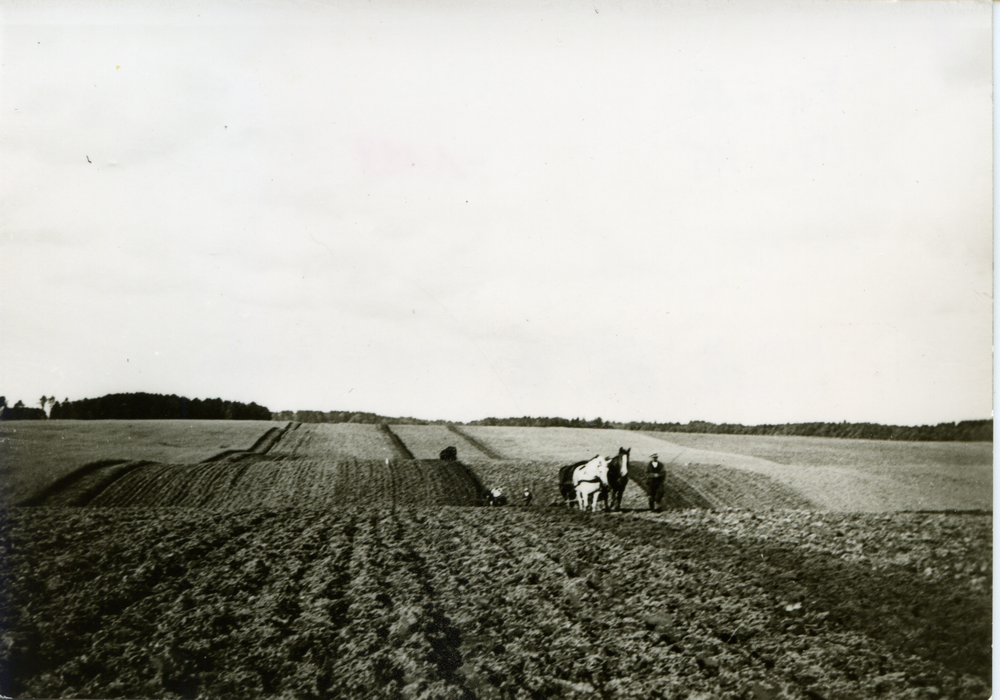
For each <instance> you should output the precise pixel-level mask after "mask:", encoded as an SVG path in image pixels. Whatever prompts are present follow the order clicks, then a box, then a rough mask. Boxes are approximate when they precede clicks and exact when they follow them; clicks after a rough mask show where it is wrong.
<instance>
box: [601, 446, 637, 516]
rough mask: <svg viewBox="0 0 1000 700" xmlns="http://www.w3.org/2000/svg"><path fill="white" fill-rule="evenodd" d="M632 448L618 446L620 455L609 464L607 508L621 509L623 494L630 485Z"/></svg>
mask: <svg viewBox="0 0 1000 700" xmlns="http://www.w3.org/2000/svg"><path fill="white" fill-rule="evenodd" d="M631 453H632V448H631V447H630V448H628V449H627V450H626V449H625V448H624V447H619V448H618V455H617V456H616V457H615V458H614V459H612V460H611V462H610V463H609V464H608V490H609V494H608V500H607V503H606V505H605V510H621V509H622V494H623V493H625V487H626V486H628V462H629V455H630V454H631Z"/></svg>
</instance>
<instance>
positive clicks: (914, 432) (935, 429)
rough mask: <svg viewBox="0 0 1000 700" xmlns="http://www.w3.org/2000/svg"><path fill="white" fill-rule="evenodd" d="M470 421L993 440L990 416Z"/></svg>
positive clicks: (728, 432)
mask: <svg viewBox="0 0 1000 700" xmlns="http://www.w3.org/2000/svg"><path fill="white" fill-rule="evenodd" d="M469 425H509V426H523V427H538V428H547V427H566V428H617V429H624V430H648V431H654V432H662V433H712V434H723V435H799V436H806V437H831V438H855V439H864V440H904V441H918V440H919V441H927V442H992V441H993V420H992V419H986V420H967V421H961V422H958V423H938V424H937V425H918V426H906V425H879V424H878V423H848V422H846V421H844V422H841V423H783V424H773V425H770V424H769V425H742V424H740V423H722V424H717V423H709V422H707V421H691V422H689V423H650V422H635V421H633V422H630V423H616V422H612V421H604V420H602V419H600V418H595V419H594V420H584V419H582V418H573V419H566V418H531V417H529V416H524V417H522V418H484V419H483V420H477V421H472V422H471V423H469Z"/></svg>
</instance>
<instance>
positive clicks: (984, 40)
mask: <svg viewBox="0 0 1000 700" xmlns="http://www.w3.org/2000/svg"><path fill="white" fill-rule="evenodd" d="M0 7H2V24H0V57H2V64H3V65H2V70H0V109H2V112H0V114H2V116H0V149H2V150H0V162H2V163H3V165H2V183H0V186H2V190H0V192H2V208H3V209H2V219H0V227H2V235H0V275H2V280H3V287H2V291H0V324H2V343H0V393H2V394H4V395H6V396H7V398H8V400H9V401H10V402H13V401H14V400H16V399H22V400H24V402H25V403H26V404H28V405H37V404H38V399H39V397H40V396H41V395H43V394H45V395H55V396H56V397H57V398H59V399H60V400H62V399H63V398H65V397H68V398H71V399H80V398H88V397H96V396H101V395H103V394H106V393H112V392H136V391H146V392H154V393H175V394H182V395H186V396H188V397H191V398H208V397H216V396H218V397H221V398H224V399H232V400H238V401H244V402H250V401H256V402H257V403H259V404H263V405H266V406H267V407H268V408H270V409H271V410H285V409H292V410H294V409H315V410H358V411H374V412H378V413H382V414H388V415H411V416H416V417H422V418H445V419H451V420H460V421H464V420H473V419H477V418H483V417H486V416H520V415H535V416H537V415H559V416H564V417H576V416H580V417H585V418H594V417H597V416H601V417H603V418H604V419H605V420H626V421H627V420H652V421H683V422H686V421H689V420H697V419H701V420H709V421H715V422H740V423H745V424H755V423H765V422H799V421H816V420H819V421H841V420H847V421H872V422H879V423H895V424H924V423H937V422H942V421H954V420H964V419H974V418H988V417H990V416H991V415H992V369H993V365H992V362H993V361H992V341H993V331H992V323H993V276H992V263H993V209H992V193H993V182H992V162H993V139H992V127H993V121H992V58H991V44H992V38H993V33H992V25H991V13H992V8H991V5H990V3H989V2H949V3H944V2H897V3H883V2H846V1H837V0H834V1H824V2H816V3H810V2H800V1H796V2H775V1H771V0H760V1H758V2H747V3H730V2H716V1H715V0H708V1H707V2H705V1H698V2H655V3H653V2H630V1H628V0H621V1H619V0H614V1H613V2H609V1H607V0H573V1H563V0H555V1H553V2H549V3H539V2H534V1H532V2H499V0H498V1H496V2H494V1H492V0H488V1H484V2H458V1H455V2H444V1H441V2H438V1H435V0H428V1H427V2H423V3H420V2H410V1H406V2H404V1H402V0H399V1H398V2H394V1H392V0H372V2H349V1H346V0H345V1H344V2H256V3H236V2H223V1H210V2H207V3H188V2H174V1H171V2H165V1H164V2H155V1H149V2H141V3H126V2H121V3H119V2H111V1H110V0H109V1H107V2H100V3H93V2H88V1H87V0H77V1H75V2H58V1H57V0H45V1H44V2H42V1H41V0H38V1H37V2H14V1H12V0H7V1H5V2H3V3H2V5H0Z"/></svg>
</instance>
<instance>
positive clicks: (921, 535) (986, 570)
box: [0, 423, 992, 700]
mask: <svg viewBox="0 0 1000 700" xmlns="http://www.w3.org/2000/svg"><path fill="white" fill-rule="evenodd" d="M265 426H266V427H267V428H274V430H273V431H267V432H266V435H262V436H258V439H257V440H256V441H251V444H250V445H249V446H248V445H246V444H244V445H242V446H240V447H239V448H238V449H226V450H224V451H222V452H215V453H214V454H212V455H210V458H208V459H206V461H200V462H189V463H182V462H177V463H171V462H169V461H164V462H159V461H151V460H150V461H140V460H135V461H133V462H128V463H124V464H123V463H114V464H106V465H102V464H99V465H98V466H97V467H90V468H86V469H82V470H79V472H80V473H77V472H74V473H71V474H69V475H67V476H66V477H65V478H63V479H62V480H61V481H59V482H58V484H56V485H55V486H54V487H53V486H50V487H48V488H44V489H41V490H40V491H38V492H36V493H35V494H34V496H33V498H32V499H29V500H28V502H30V503H31V504H32V505H22V506H19V507H11V508H7V509H5V511H4V518H3V519H2V521H0V561H3V562H4V566H3V567H0V694H3V695H7V696H11V697H50V698H51V697H60V698H74V697H78V698H87V697H91V698H93V697H102V698H151V697H155V698H171V699H177V698H194V697H200V698H230V697H249V698H354V697H374V698H427V699H430V698H455V699H462V700H471V699H472V698H483V699H493V698H503V699H507V698H511V699H520V698H551V697H567V698H594V699H595V700H596V699H598V698H600V699H601V700H608V699H612V700H613V699H617V698H668V699H671V700H684V699H687V700H761V699H767V700H779V699H784V700H816V699H817V698H823V699H825V700H847V699H848V698H850V699H854V698H911V699H914V700H938V699H940V698H956V699H964V698H986V697H989V695H990V687H989V684H990V673H991V659H990V642H991V626H990V621H991V606H992V515H991V514H988V513H969V512H966V513H901V512H885V513H863V512H856V513H835V512H822V511H821V510H817V509H816V508H814V507H812V506H811V505H810V504H808V502H807V501H806V500H805V499H804V498H803V497H802V496H801V494H800V493H798V492H794V491H792V490H790V489H789V488H788V487H787V486H785V485H784V484H782V483H781V482H779V481H776V480H774V479H772V478H770V477H768V476H766V475H764V474H762V473H758V472H756V471H754V470H748V469H745V468H744V469H741V468H737V467H734V466H727V465H722V464H718V463H714V464H713V463H706V464H690V465H689V464H685V465H683V466H681V465H679V464H675V465H674V468H673V471H672V473H671V475H670V477H669V478H670V481H668V486H670V488H668V492H669V494H668V497H667V499H665V502H664V505H665V506H667V507H668V508H669V510H667V511H666V512H662V513H650V512H648V511H646V510H645V493H644V492H643V489H642V480H641V478H637V480H636V481H635V482H633V484H631V485H630V486H629V489H628V491H627V492H626V511H625V512H623V513H616V514H613V513H580V512H578V511H576V510H573V509H570V508H565V507H549V506H548V505H547V499H546V498H545V497H544V496H545V495H546V494H548V495H552V494H555V493H556V487H557V484H556V483H555V481H556V478H555V473H554V472H556V471H557V469H558V466H560V465H561V464H565V463H568V461H567V455H569V456H570V457H572V458H573V459H572V460H571V461H576V459H582V458H585V457H588V456H592V455H593V454H595V453H597V452H602V453H606V454H611V453H613V452H614V451H617V448H618V446H619V444H618V443H619V439H618V438H619V437H620V435H611V436H605V437H603V438H601V439H607V438H608V437H610V438H612V440H611V442H610V445H613V449H609V448H607V447H606V446H605V444H604V443H597V439H598V437H597V436H587V435H586V434H587V433H590V432H592V431H582V432H583V434H582V435H581V436H580V437H581V440H580V442H579V446H578V447H573V444H572V443H570V441H569V437H572V435H570V436H566V437H565V438H564V437H560V438H559V440H566V444H565V448H566V449H567V452H566V453H562V452H556V453H555V454H553V452H548V453H547V452H545V450H544V449H541V448H540V444H541V443H543V442H546V443H547V444H549V445H550V447H549V448H547V449H550V450H553V451H554V450H555V449H556V448H555V447H551V445H552V444H562V443H557V442H556V441H547V440H542V439H541V438H539V437H537V436H534V435H532V434H528V435H527V436H526V439H527V440H529V441H535V442H531V443H530V444H528V446H527V447H526V448H523V451H522V452H520V453H518V452H517V451H516V450H513V449H512V448H510V441H511V440H512V439H513V435H514V434H513V433H511V432H509V431H502V432H499V433H496V434H490V432H489V431H485V432H484V431H479V430H475V431H473V430H469V433H468V436H467V444H463V443H461V442H460V441H459V440H458V439H457V438H459V437H462V434H463V433H464V431H465V430H468V429H467V428H465V427H461V428H459V430H460V431H462V432H459V433H455V432H453V431H451V430H449V429H447V428H444V431H445V432H441V431H440V430H437V429H440V428H442V427H443V426H430V427H433V428H435V429H436V430H435V431H429V432H428V433H426V434H420V433H419V431H412V430H403V429H401V428H400V427H398V426H394V427H393V429H383V428H378V427H376V426H345V427H340V426H327V425H299V424H294V423H293V424H265ZM207 427H209V426H207ZM517 430H525V429H517ZM529 430H530V429H529ZM572 432H573V433H577V432H580V431H572ZM593 432H612V433H614V432H616V431H593ZM625 435H630V434H629V433H625ZM264 437H266V439H260V438H264ZM445 437H447V438H448V440H447V441H446V442H445V443H444V444H442V445H440V446H437V445H436V441H437V440H438V439H439V438H445ZM647 437H648V436H647ZM403 438H405V439H403ZM650 439H654V438H650ZM621 444H622V445H623V446H625V447H629V446H631V445H630V444H629V443H628V442H623V443H621ZM634 444H642V445H645V444H647V443H640V442H636V443H633V445H634ZM656 444H659V445H663V444H665V443H664V442H663V441H660V440H657V443H656ZM448 445H456V446H458V447H459V461H458V462H441V461H438V460H436V459H419V458H418V459H413V457H414V456H419V455H424V454H431V455H434V456H436V453H437V452H439V451H440V449H443V447H446V446H448ZM248 447H252V448H253V449H248ZM435 448H436V449H435ZM559 449H562V447H560V448H559ZM642 449H645V448H644V447H643V448H642ZM686 449H696V448H686ZM505 450H506V451H505ZM637 451H638V450H637V449H636V447H634V446H633V454H636V453H637ZM580 452H582V453H583V454H582V455H580V456H579V457H577V456H576V455H577V454H578V453H580ZM659 452H660V455H661V457H664V459H668V458H669V457H670V454H669V453H668V452H666V451H665V450H663V449H662V448H661V449H660V450H659ZM588 453H589V454H588ZM512 454H513V455H514V456H509V457H508V455H512ZM518 454H520V455H522V456H521V457H520V458H519V457H517V455H518ZM526 454H527V455H533V456H529V457H524V455H526ZM499 456H504V457H507V458H506V459H498V457H499ZM464 458H469V459H468V461H467V462H466V461H465V459H464ZM739 458H740V459H744V458H745V459H755V458H754V457H752V456H739ZM762 461H765V460H762ZM767 462H768V463H770V464H778V463H777V462H771V461H769V460H767ZM784 466H786V467H789V466H791V465H784ZM685 470H687V471H685ZM637 476H638V475H637ZM530 479H536V480H537V481H528V480H530ZM494 481H496V482H498V483H499V482H501V481H502V482H503V483H504V484H505V485H508V488H509V489H511V490H512V491H514V493H512V494H511V495H512V496H514V498H512V502H513V503H514V504H517V503H518V499H517V498H516V495H517V494H516V489H518V488H520V486H521V485H522V484H523V483H532V484H536V487H537V489H538V492H537V493H536V497H535V499H534V500H533V503H532V505H531V506H530V507H523V506H519V505H515V506H514V507H505V508H484V507H476V506H478V505H480V504H482V503H483V500H482V495H483V486H484V485H490V484H492V483H493V482H494ZM629 499H631V500H629ZM733 506H736V507H733Z"/></svg>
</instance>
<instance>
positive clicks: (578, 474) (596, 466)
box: [573, 455, 611, 511]
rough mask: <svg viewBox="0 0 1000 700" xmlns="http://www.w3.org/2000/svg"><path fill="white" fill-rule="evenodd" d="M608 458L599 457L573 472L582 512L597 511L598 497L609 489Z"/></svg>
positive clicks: (577, 501) (578, 503)
mask: <svg viewBox="0 0 1000 700" xmlns="http://www.w3.org/2000/svg"><path fill="white" fill-rule="evenodd" d="M610 461H611V460H609V459H608V458H607V457H601V456H600V455H598V456H597V457H594V458H593V459H592V460H590V461H589V462H587V463H586V464H582V465H580V466H579V467H577V468H576V469H574V470H573V488H574V489H576V504H577V505H578V506H579V507H580V510H583V511H585V510H587V508H588V507H589V508H590V509H591V510H597V496H598V495H599V494H600V493H601V489H606V488H608V463H609V462H610Z"/></svg>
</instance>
